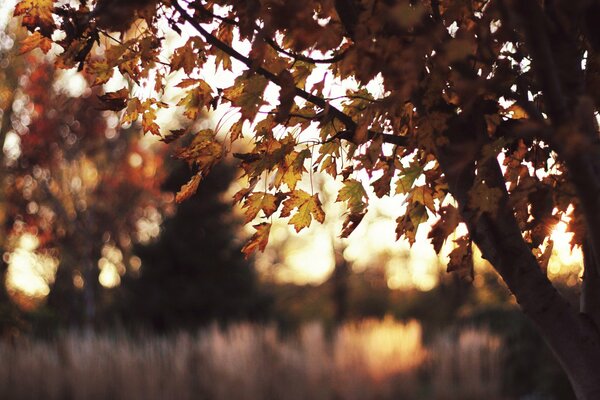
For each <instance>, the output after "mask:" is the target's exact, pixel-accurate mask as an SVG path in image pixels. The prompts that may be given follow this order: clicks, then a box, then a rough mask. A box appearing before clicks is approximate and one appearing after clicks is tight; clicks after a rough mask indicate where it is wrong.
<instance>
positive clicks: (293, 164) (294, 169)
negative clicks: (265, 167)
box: [275, 149, 310, 190]
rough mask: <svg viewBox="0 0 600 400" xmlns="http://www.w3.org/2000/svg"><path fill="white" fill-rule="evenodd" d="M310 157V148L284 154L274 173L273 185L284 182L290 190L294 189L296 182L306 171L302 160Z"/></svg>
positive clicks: (276, 185) (277, 185)
mask: <svg viewBox="0 0 600 400" xmlns="http://www.w3.org/2000/svg"><path fill="white" fill-rule="evenodd" d="M309 157H310V150H308V149H304V150H302V151H300V152H297V151H293V152H291V153H289V154H287V155H286V156H285V159H284V161H283V162H281V163H279V168H278V170H277V174H276V175H275V187H279V186H280V185H281V184H282V183H285V184H286V185H287V187H288V188H290V190H294V189H296V184H297V183H298V182H299V181H300V180H301V179H302V174H303V173H304V172H306V169H305V168H304V161H305V160H306V159H307V158H309Z"/></svg>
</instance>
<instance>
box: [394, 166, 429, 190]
mask: <svg viewBox="0 0 600 400" xmlns="http://www.w3.org/2000/svg"><path fill="white" fill-rule="evenodd" d="M401 171H402V172H401V173H400V179H398V181H397V182H396V194H405V193H408V192H410V190H411V189H412V187H413V185H414V184H415V181H416V180H417V178H418V177H419V176H421V174H422V173H423V167H422V166H420V165H419V164H418V163H416V162H413V163H411V164H410V166H408V167H406V168H402V169H401Z"/></svg>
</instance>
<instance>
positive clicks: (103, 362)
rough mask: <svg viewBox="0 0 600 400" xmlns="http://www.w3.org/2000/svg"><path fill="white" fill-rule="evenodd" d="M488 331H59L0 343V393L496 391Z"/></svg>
mask: <svg viewBox="0 0 600 400" xmlns="http://www.w3.org/2000/svg"><path fill="white" fill-rule="evenodd" d="M501 351H502V345H501V342H500V340H499V339H498V338H497V337H495V336H493V335H491V334H489V333H488V332H486V331H482V330H474V329H465V330H462V331H460V332H453V333H446V334H443V335H440V336H438V337H437V339H436V340H434V341H433V343H432V344H431V345H429V346H427V347H425V346H424V344H423V342H422V340H421V327H420V325H419V324H418V323H417V322H408V323H406V324H402V323H399V322H396V321H394V320H391V319H386V320H383V321H364V322H360V323H351V324H347V325H344V326H342V327H340V328H339V329H338V330H337V331H335V332H334V333H333V334H332V335H329V336H328V335H326V333H325V331H324V330H323V328H322V327H321V326H320V325H319V324H309V325H306V326H304V327H303V328H302V329H301V330H300V331H299V332H298V333H297V334H295V335H287V336H282V335H281V334H280V333H279V332H278V330H277V329H276V328H275V327H274V326H257V325H251V324H238V325H232V326H229V327H228V328H225V329H220V328H218V327H216V326H213V327H211V328H208V329H205V330H203V331H200V332H198V333H197V334H195V335H190V334H184V333H182V334H179V335H175V336H169V337H156V336H143V337H139V338H134V337H131V336H127V335H112V336H110V335H95V334H81V333H74V332H72V333H68V334H65V335H63V336H62V337H61V338H60V339H57V340H54V341H37V340H29V339H21V340H17V341H14V342H12V343H2V344H0V360H2V362H1V363H0V398H1V399H11V400H13V399H14V400H19V399H48V400H50V399H61V400H63V399H72V400H79V399H85V400H94V399H128V400H137V399H139V400H151V399H181V400H186V399H189V400H191V399H194V400H195V399H211V400H230V399H239V400H255V399H273V400H275V399H290V400H295V399H298V400H300V399H314V400H319V399H323V400H359V399H360V400H362V399H365V400H366V399H369V400H370V399H377V400H386V399H461V400H466V399H482V398H485V399H487V400H494V399H500V398H501V397H500V396H499V392H500V380H501V375H500V370H499V369H500V364H501Z"/></svg>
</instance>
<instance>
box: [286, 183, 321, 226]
mask: <svg viewBox="0 0 600 400" xmlns="http://www.w3.org/2000/svg"><path fill="white" fill-rule="evenodd" d="M294 209H297V212H296V213H295V214H294V215H293V216H292V218H291V219H290V222H289V224H290V225H293V226H294V229H296V232H300V230H302V229H303V228H306V227H308V226H310V223H311V222H312V219H313V218H314V219H315V220H317V221H318V222H321V223H323V221H324V220H325V212H324V211H323V206H322V204H321V201H320V200H319V197H318V195H316V194H315V195H313V196H311V195H310V194H308V193H306V192H305V191H303V190H301V189H296V190H294V191H292V192H291V193H290V194H289V196H288V198H287V199H286V200H285V201H284V202H283V208H282V210H281V216H282V217H288V216H290V214H291V212H292V211H293V210H294Z"/></svg>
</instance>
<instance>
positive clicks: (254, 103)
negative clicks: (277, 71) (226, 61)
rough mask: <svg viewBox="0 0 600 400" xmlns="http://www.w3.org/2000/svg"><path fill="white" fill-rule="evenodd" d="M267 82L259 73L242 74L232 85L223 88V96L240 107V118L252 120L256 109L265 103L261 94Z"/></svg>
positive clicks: (233, 104)
mask: <svg viewBox="0 0 600 400" xmlns="http://www.w3.org/2000/svg"><path fill="white" fill-rule="evenodd" d="M268 83H269V81H268V80H266V79H265V78H264V77H263V76H261V75H256V74H253V75H251V74H244V75H241V76H240V77H238V78H237V79H236V80H235V83H234V85H233V86H232V87H230V88H228V89H224V90H223V98H224V99H226V100H228V101H229V102H231V105H232V106H234V107H240V112H241V114H242V120H250V121H253V120H254V118H255V117H256V113H257V112H258V109H259V108H260V107H261V106H262V105H263V104H265V101H264V100H263V98H262V96H263V93H264V91H265V88H266V87H267V84H268Z"/></svg>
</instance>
